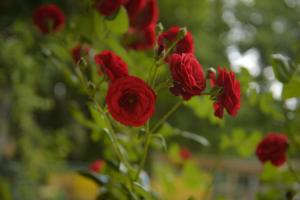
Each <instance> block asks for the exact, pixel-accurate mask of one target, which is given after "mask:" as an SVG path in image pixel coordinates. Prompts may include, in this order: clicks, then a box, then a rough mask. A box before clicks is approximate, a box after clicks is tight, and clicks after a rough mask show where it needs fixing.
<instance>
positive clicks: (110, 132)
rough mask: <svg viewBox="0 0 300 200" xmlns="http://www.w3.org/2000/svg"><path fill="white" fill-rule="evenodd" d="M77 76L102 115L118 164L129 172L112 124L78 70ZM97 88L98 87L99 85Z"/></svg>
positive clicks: (130, 181)
mask: <svg viewBox="0 0 300 200" xmlns="http://www.w3.org/2000/svg"><path fill="white" fill-rule="evenodd" d="M77 69H78V68H77ZM77 74H78V76H79V78H80V80H81V81H82V84H83V85H84V87H85V89H86V90H87V93H88V96H89V97H90V98H91V100H92V101H93V103H94V104H95V105H96V107H97V109H98V111H99V112H100V113H102V116H103V118H104V121H105V124H106V126H107V127H108V134H107V135H108V136H109V139H110V140H111V142H112V148H113V150H114V152H115V154H116V156H117V157H118V159H119V160H120V162H121V163H123V164H124V165H125V167H126V169H127V171H128V172H129V171H130V170H131V166H130V163H129V161H128V160H127V159H126V157H125V156H124V155H123V154H122V152H121V150H120V147H119V141H118V137H117V135H116V134H115V132H114V129H113V127H112V124H111V123H110V119H109V118H108V116H107V114H106V112H104V110H103V109H102V107H101V105H100V104H99V103H98V102H97V101H96V99H95V97H94V96H93V95H91V94H90V93H89V90H88V85H87V80H86V78H85V77H84V76H83V74H82V73H81V71H80V70H78V71H77ZM100 82H101V81H100ZM97 86H99V84H98V85H97ZM128 178H129V183H130V187H131V189H132V188H133V182H132V179H131V177H130V175H129V176H128Z"/></svg>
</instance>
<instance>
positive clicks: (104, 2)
mask: <svg viewBox="0 0 300 200" xmlns="http://www.w3.org/2000/svg"><path fill="white" fill-rule="evenodd" d="M122 3H123V0H94V5H95V7H96V9H97V10H98V11H99V12H100V13H101V14H102V15H104V16H109V15H111V14H113V13H114V12H116V11H117V10H118V9H119V8H120V6H121V5H122Z"/></svg>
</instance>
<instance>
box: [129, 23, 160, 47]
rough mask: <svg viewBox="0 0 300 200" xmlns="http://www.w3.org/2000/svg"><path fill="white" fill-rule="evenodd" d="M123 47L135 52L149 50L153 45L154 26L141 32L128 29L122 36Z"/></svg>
mask: <svg viewBox="0 0 300 200" xmlns="http://www.w3.org/2000/svg"><path fill="white" fill-rule="evenodd" d="M124 40H125V46H127V47H128V48H131V49H135V50H145V49H150V48H152V47H153V46H154V44H155V26H154V25H150V26H148V27H147V28H145V29H143V30H138V29H133V28H130V29H129V31H128V32H127V33H126V34H125V36H124Z"/></svg>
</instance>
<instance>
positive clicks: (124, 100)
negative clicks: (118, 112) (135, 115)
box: [119, 92, 138, 110]
mask: <svg viewBox="0 0 300 200" xmlns="http://www.w3.org/2000/svg"><path fill="white" fill-rule="evenodd" d="M137 100H138V97H137V96H136V94H134V93H131V92H128V93H125V94H124V95H123V96H122V97H121V98H120V100H119V105H120V106H121V107H123V108H126V109H128V110H133V109H134V107H135V105H136V102H137Z"/></svg>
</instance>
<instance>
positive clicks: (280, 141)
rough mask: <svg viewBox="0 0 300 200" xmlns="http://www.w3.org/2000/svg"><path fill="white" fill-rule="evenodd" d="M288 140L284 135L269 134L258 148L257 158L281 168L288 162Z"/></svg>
mask: <svg viewBox="0 0 300 200" xmlns="http://www.w3.org/2000/svg"><path fill="white" fill-rule="evenodd" d="M288 146H289V144H288V138H287V137H286V136H285V135H284V134H281V133H279V134H277V133H269V134H267V135H266V136H265V138H263V140H262V141H261V142H260V143H259V144H258V145H257V147H256V156H257V157H258V159H259V160H260V161H261V162H262V163H264V162H267V161H270V162H271V163H272V164H273V165H275V166H280V165H282V164H284V163H285V161H286V151H287V149H288Z"/></svg>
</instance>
